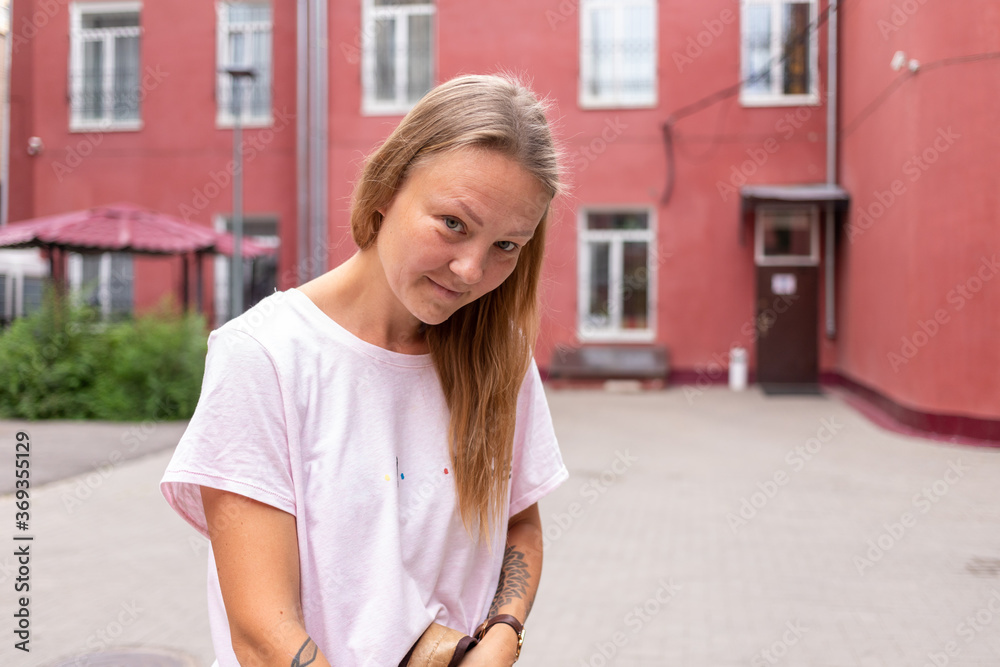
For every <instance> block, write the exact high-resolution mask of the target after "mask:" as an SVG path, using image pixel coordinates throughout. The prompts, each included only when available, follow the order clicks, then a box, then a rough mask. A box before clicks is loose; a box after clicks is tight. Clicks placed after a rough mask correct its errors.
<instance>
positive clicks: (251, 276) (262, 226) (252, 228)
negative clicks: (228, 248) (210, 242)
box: [215, 216, 280, 326]
mask: <svg viewBox="0 0 1000 667" xmlns="http://www.w3.org/2000/svg"><path fill="white" fill-rule="evenodd" d="M215 228H216V230H218V231H220V232H221V231H225V232H230V233H232V231H233V221H232V218H229V217H219V218H216V221H215ZM243 237H244V238H250V239H253V240H254V241H255V242H256V243H258V244H259V245H263V246H268V247H271V248H277V247H278V246H279V245H280V243H279V237H278V221H277V219H275V218H270V217H263V216H259V217H258V216H249V217H244V218H243ZM231 276H232V258H231V257H227V256H225V255H216V256H215V320H216V326H222V325H223V324H225V323H226V322H227V321H229V320H230V319H232V317H231V316H230V314H229V311H230V308H231V307H232V295H231V294H230V293H229V285H230V279H231ZM277 276H278V253H277V252H275V253H272V254H270V255H262V256H260V257H254V258H252V259H251V258H249V257H244V258H243V309H244V310H247V309H249V308H250V307H251V306H253V305H254V304H256V303H257V302H258V301H260V300H261V299H263V298H264V297H266V296H270V295H271V294H273V293H274V290H275V289H276V288H277V286H278V280H277Z"/></svg>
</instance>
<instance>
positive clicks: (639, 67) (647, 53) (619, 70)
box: [580, 0, 657, 107]
mask: <svg viewBox="0 0 1000 667" xmlns="http://www.w3.org/2000/svg"><path fill="white" fill-rule="evenodd" d="M580 9H581V11H580V106H582V107H642V106H653V105H654V104H656V25H657V24H656V21H657V19H656V2H654V1H653V0H582V3H581V5H580Z"/></svg>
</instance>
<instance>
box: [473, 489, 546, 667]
mask: <svg viewBox="0 0 1000 667" xmlns="http://www.w3.org/2000/svg"><path fill="white" fill-rule="evenodd" d="M541 576H542V519H541V517H540V516H539V514H538V504H537V503H536V504H534V505H532V506H531V507H529V508H527V509H526V510H524V511H523V512H520V513H518V514H515V515H514V516H513V517H511V519H510V522H509V523H508V524H507V546H506V548H505V549H504V555H503V567H502V568H501V570H500V583H499V584H498V585H497V592H496V595H495V596H494V598H493V604H492V605H491V606H490V611H489V617H490V618H492V617H493V616H496V615H497V614H510V615H511V616H514V617H515V618H517V620H519V621H521V623H522V624H523V623H525V621H526V620H527V618H528V614H530V613H531V605H532V603H533V602H534V601H535V593H536V592H537V591H538V581H539V579H540V578H541ZM516 652H517V633H516V632H515V631H514V628H512V627H511V626H509V625H507V624H506V623H498V624H496V625H494V626H493V627H492V628H490V630H489V632H487V633H486V636H485V637H484V638H483V641H482V642H480V643H479V645H478V646H476V647H475V648H474V649H473V650H472V651H470V652H469V653H468V654H467V657H466V658H465V659H464V660H463V661H462V665H463V666H464V665H469V666H470V667H474V666H476V665H491V666H493V665H504V666H508V665H512V664H513V663H514V655H515V654H516Z"/></svg>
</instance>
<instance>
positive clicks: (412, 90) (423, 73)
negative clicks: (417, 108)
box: [361, 0, 434, 114]
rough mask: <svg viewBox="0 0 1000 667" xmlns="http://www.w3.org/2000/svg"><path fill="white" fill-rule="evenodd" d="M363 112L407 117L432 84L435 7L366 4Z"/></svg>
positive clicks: (379, 0) (385, 1) (422, 1)
mask: <svg viewBox="0 0 1000 667" xmlns="http://www.w3.org/2000/svg"><path fill="white" fill-rule="evenodd" d="M362 21H363V22H364V26H363V30H362V33H361V34H362V47H363V58H362V65H361V66H362V70H361V81H362V88H363V92H362V110H363V111H364V112H365V113H391V114H395V113H405V112H406V111H408V110H409V109H410V107H412V106H413V104H414V103H415V102H416V101H417V100H419V99H420V98H421V97H423V96H424V94H425V93H426V92H427V91H429V90H430V89H431V86H432V85H433V84H434V3H433V2H428V0H364V10H363V17H362Z"/></svg>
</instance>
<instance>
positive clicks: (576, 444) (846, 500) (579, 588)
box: [0, 387, 1000, 667]
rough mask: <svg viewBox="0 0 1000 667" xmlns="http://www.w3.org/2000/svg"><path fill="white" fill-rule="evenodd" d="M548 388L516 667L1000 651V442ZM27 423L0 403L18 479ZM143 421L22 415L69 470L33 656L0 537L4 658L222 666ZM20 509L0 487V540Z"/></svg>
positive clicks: (35, 563) (847, 661)
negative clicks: (129, 650) (557, 462)
mask: <svg viewBox="0 0 1000 667" xmlns="http://www.w3.org/2000/svg"><path fill="white" fill-rule="evenodd" d="M549 400H550V405H551V407H552V412H553V418H554V421H555V425H556V431H557V433H558V435H559V438H560V443H561V445H562V450H563V456H564V458H565V461H566V464H567V466H568V467H569V469H570V472H571V478H570V480H569V481H568V482H566V484H564V485H563V486H562V487H561V488H560V489H559V490H558V491H557V492H556V493H554V494H553V495H552V496H550V497H549V498H547V499H546V500H545V501H543V503H542V515H543V519H544V520H545V525H546V528H545V530H546V541H547V550H546V564H545V571H544V574H543V582H542V587H541V590H540V592H539V596H538V599H537V601H536V603H535V608H534V611H533V613H532V616H531V618H530V620H529V623H528V624H527V633H526V634H527V638H526V641H525V646H524V653H523V655H522V658H521V661H520V662H519V663H518V664H519V667H520V666H524V667H541V666H549V665H556V666H559V665H567V666H571V667H577V666H582V665H591V666H593V667H600V666H602V665H623V666H625V665H628V666H647V665H648V666H652V665H657V666H660V665H662V666H669V667H737V666H740V667H757V666H769V665H790V666H791V665H794V666H800V665H801V666H808V667H849V666H861V667H883V666H884V667H889V666H893V667H895V666H897V665H898V666H913V667H924V665H932V666H934V667H944V666H945V665H949V666H951V665H960V666H971V665H983V666H986V665H989V666H990V667H995V666H996V665H1000V450H997V449H984V448H974V447H966V446H957V445H950V444H945V443H938V442H930V441H927V440H921V439H916V438H912V437H908V436H903V435H898V434H894V433H890V432H887V431H884V430H882V429H880V428H879V427H877V426H875V425H873V424H872V423H871V422H869V421H868V420H867V419H866V418H864V417H863V416H861V415H860V414H858V413H857V412H856V411H854V410H853V409H852V408H850V407H848V405H847V404H846V403H845V402H844V401H843V400H842V399H841V398H839V397H838V396H837V395H828V396H795V397H765V396H763V395H762V394H761V393H760V392H759V391H757V390H756V389H755V388H751V389H750V390H749V391H747V392H745V393H741V394H734V393H731V392H730V391H729V390H728V389H725V388H722V387H712V388H708V389H704V390H701V391H694V390H691V389H688V390H685V389H684V388H681V387H677V388H671V389H667V390H664V391H653V392H644V393H628V392H621V393H619V392H605V391H595V390H587V391H584V390H559V391H550V392H549ZM19 426H22V424H18V423H14V422H0V437H2V438H4V441H5V442H7V443H8V445H7V446H6V447H5V451H7V452H8V455H7V456H6V457H4V459H5V460H3V462H2V465H0V469H2V470H3V473H2V475H3V477H2V481H3V482H4V485H3V486H2V487H0V488H2V489H3V491H2V492H3V493H7V494H9V492H10V488H9V487H10V486H11V485H10V484H8V483H7V482H8V481H9V480H12V479H13V460H14V457H13V442H14V433H15V432H16V430H17V427H19ZM134 428H135V425H128V424H126V425H108V424H102V425H80V424H76V423H66V422H53V423H37V424H27V430H28V432H29V433H30V435H31V438H32V452H33V454H32V456H33V469H34V470H35V471H36V472H37V474H38V476H40V477H42V478H43V479H44V476H43V468H45V467H46V466H49V465H50V463H48V462H47V461H56V460H63V457H62V456H61V455H60V452H63V451H73V452H75V454H76V459H75V460H76V461H77V464H76V465H77V467H76V469H75V470H76V473H77V474H76V476H73V477H69V478H65V479H62V480H61V481H51V482H49V483H47V484H45V485H44V486H41V487H36V488H35V489H34V490H33V494H32V499H31V502H32V509H31V530H30V531H29V532H30V533H31V534H33V535H34V536H35V539H34V541H33V542H31V547H30V549H31V574H30V576H31V582H30V584H31V602H30V615H31V616H30V618H31V621H30V622H31V644H30V645H31V653H30V654H23V653H21V652H20V651H16V650H14V649H13V647H12V645H13V643H14V641H15V638H14V637H13V635H12V630H14V617H13V614H14V611H15V609H16V607H15V599H14V598H15V594H14V592H13V586H14V583H15V578H16V577H17V572H16V563H15V558H14V556H13V551H14V549H13V547H11V548H5V549H3V550H2V551H0V553H2V554H4V555H2V556H0V590H3V591H4V594H3V595H2V596H0V617H2V618H5V619H7V620H6V621H2V622H0V631H2V636H4V637H5V638H6V639H4V642H3V644H2V646H0V664H2V665H30V666H32V667H36V666H44V665H51V664H54V663H56V662H59V659H64V658H69V657H72V656H74V655H77V654H80V653H83V652H85V651H98V650H105V651H108V650H115V649H122V648H126V647H146V648H158V649H167V650H173V651H177V652H182V653H184V654H187V655H189V656H190V657H191V659H192V665H194V666H196V667H207V666H208V665H210V664H211V661H212V657H213V656H212V648H211V642H210V639H209V634H208V625H207V614H206V610H205V571H206V564H205V558H206V542H205V540H204V539H203V538H201V537H199V536H197V535H196V534H195V532H194V531H193V530H192V529H190V528H188V527H187V525H186V524H185V523H183V521H181V519H179V518H178V517H177V516H176V515H174V513H173V512H172V511H171V510H170V509H169V508H168V507H167V505H166V503H165V502H164V501H163V500H162V497H161V496H160V493H159V490H158V488H157V482H158V481H159V478H160V475H161V474H162V472H163V470H164V468H165V467H166V464H167V461H168V459H169V457H170V453H171V450H170V447H171V443H173V442H176V439H177V437H178V436H179V434H180V432H182V431H183V424H177V423H173V424H150V425H147V428H146V430H145V431H144V433H145V435H144V436H143V438H142V439H141V443H142V446H141V447H133V445H132V443H134V439H127V438H126V436H127V434H128V433H129V429H133V431H132V433H133V434H134V433H135V431H134ZM163 447H166V448H165V449H164V448H163ZM81 452H88V453H90V457H89V460H88V457H87V456H84V457H81V456H80V453H81ZM115 452H118V455H117V456H116V455H115ZM51 465H53V466H55V465H56V463H51ZM81 466H83V467H81ZM61 470H63V469H61ZM72 472H73V470H72V469H69V470H63V474H70V473H72ZM14 511H15V508H14V498H13V497H12V496H10V495H4V496H2V497H0V516H4V517H8V521H9V524H8V528H7V530H6V534H7V535H8V537H7V538H6V539H8V540H10V537H11V534H12V533H13V532H14V527H13V520H14V518H13V517H14ZM11 544H20V543H14V542H13V541H9V542H8V545H11ZM4 624H6V625H4ZM77 664H78V665H80V667H83V666H84V665H96V664H97V660H96V659H94V658H92V659H90V660H87V659H82V660H79V661H78V662H77Z"/></svg>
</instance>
